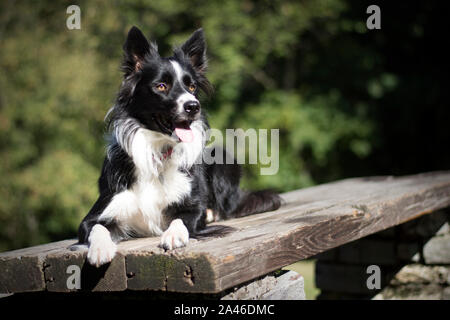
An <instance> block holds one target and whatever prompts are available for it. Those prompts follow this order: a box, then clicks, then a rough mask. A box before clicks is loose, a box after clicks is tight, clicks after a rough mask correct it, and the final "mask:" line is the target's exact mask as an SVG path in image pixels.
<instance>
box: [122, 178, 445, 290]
mask: <svg viewBox="0 0 450 320" xmlns="http://www.w3.org/2000/svg"><path fill="white" fill-rule="evenodd" d="M283 198H284V199H285V201H286V204H285V205H284V206H283V207H282V208H281V209H279V210H278V211H276V212H269V213H263V214H259V215H254V216H249V217H244V218H240V219H234V220H230V221H225V222H220V223H219V224H222V225H228V226H231V227H234V228H236V231H235V232H233V233H232V234H230V235H228V236H226V237H223V238H219V239H210V240H202V241H198V242H195V243H190V244H189V245H188V246H187V247H186V248H181V249H177V250H174V251H172V252H171V253H170V259H172V260H174V261H175V260H177V261H183V258H184V257H186V256H190V257H191V259H193V260H194V261H195V259H203V260H204V261H207V262H208V263H209V266H210V268H209V267H206V266H207V264H206V263H205V264H203V265H202V266H203V268H205V269H206V270H207V272H206V274H210V273H211V270H212V273H213V277H214V278H213V279H212V283H213V284H214V285H213V286H212V288H210V287H211V279H206V278H207V277H206V275H205V276H200V278H197V279H196V280H195V281H203V282H204V283H208V284H209V285H208V286H207V288H210V289H209V290H208V291H205V289H206V288H205V287H202V288H197V287H196V286H195V285H194V286H191V287H190V288H186V287H185V286H184V283H183V282H181V281H180V282H179V286H178V287H173V288H172V290H174V291H186V289H188V292H199V290H200V291H201V292H220V291H222V290H224V289H227V288H230V287H232V286H235V285H237V284H239V283H242V282H245V281H249V280H251V279H254V278H256V277H258V276H261V275H264V274H267V273H268V272H270V271H273V270H276V269H279V268H280V267H283V266H285V265H288V264H290V263H293V262H295V261H298V260H301V259H305V258H308V257H310V256H313V255H315V254H317V253H320V252H322V251H325V250H328V249H331V248H333V247H336V246H339V245H342V244H344V243H347V242H350V241H353V240H356V239H359V238H361V237H364V236H366V235H369V234H372V233H375V232H377V231H381V230H384V229H386V228H389V227H392V226H395V225H398V224H400V223H402V222H405V221H407V220H410V219H413V218H415V217H418V216H420V215H422V214H426V213H430V212H433V211H435V210H437V209H440V208H444V207H448V206H450V173H448V172H435V173H429V174H421V175H415V176H408V177H402V178H393V177H374V178H360V179H348V180H344V181H340V182H336V183H331V184H325V185H321V186H317V187H313V188H308V189H304V190H298V191H294V192H290V193H287V194H284V195H283ZM141 244H143V246H142V247H136V248H135V249H134V250H132V251H131V252H129V253H128V254H127V258H126V260H127V264H130V263H133V261H135V259H136V257H139V256H141V255H142V254H145V253H148V254H150V255H151V254H154V255H155V254H156V255H162V254H163V253H161V251H158V250H159V249H158V248H156V243H152V244H148V245H146V243H145V242H141ZM167 255H168V257H169V254H167ZM185 268H191V269H192V270H193V271H192V272H196V271H197V273H198V274H202V270H195V268H193V267H192V264H189V263H186V264H185ZM210 269H211V270H210ZM147 271H148V272H150V273H151V272H152V271H150V270H147ZM141 272H143V273H146V270H142V271H141ZM162 273H163V274H165V276H166V277H170V276H171V274H172V273H171V272H170V270H164V271H163V272H162ZM135 276H137V277H141V278H145V277H146V276H150V275H149V274H147V275H144V274H138V273H136V274H135ZM195 281H194V282H195ZM144 287H145V288H146V289H161V288H153V287H152V286H151V285H148V286H145V285H144V286H141V288H144Z"/></svg>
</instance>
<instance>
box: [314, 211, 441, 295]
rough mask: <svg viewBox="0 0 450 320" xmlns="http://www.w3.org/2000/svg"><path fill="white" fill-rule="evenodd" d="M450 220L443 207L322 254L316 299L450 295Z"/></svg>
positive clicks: (317, 271)
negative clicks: (377, 283) (377, 272)
mask: <svg viewBox="0 0 450 320" xmlns="http://www.w3.org/2000/svg"><path fill="white" fill-rule="evenodd" d="M449 223H450V211H449V210H448V209H447V210H446V211H438V212H435V213H433V214H429V215H425V216H423V217H421V218H418V219H415V220H412V221H410V222H407V223H404V224H402V225H400V226H397V227H394V228H391V229H388V230H384V231H381V232H379V233H376V234H373V235H371V236H368V237H366V238H363V239H360V240H357V241H354V242H351V243H348V244H346V245H343V246H340V247H337V248H335V249H332V250H329V251H327V252H324V253H322V254H320V255H318V256H317V257H316V258H317V263H316V277H315V278H316V286H317V287H318V288H319V289H320V290H321V294H320V295H319V296H318V297H317V298H318V299H450V227H449ZM369 266H376V267H375V268H377V267H378V268H379V269H378V270H379V289H377V288H373V286H374V283H375V284H376V282H374V281H373V280H374V278H373V277H374V276H376V275H375V273H374V271H373V270H372V269H368V267H369ZM375 287H376V286H375Z"/></svg>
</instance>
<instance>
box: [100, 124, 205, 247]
mask: <svg viewBox="0 0 450 320" xmlns="http://www.w3.org/2000/svg"><path fill="white" fill-rule="evenodd" d="M191 130H192V131H193V135H194V140H193V141H192V142H190V143H186V142H177V141H176V140H175V139H173V138H171V137H168V136H167V135H163V134H161V133H158V132H155V131H151V130H147V129H144V128H139V129H137V130H136V132H135V134H134V136H133V138H132V140H131V143H130V146H129V148H128V150H129V151H127V152H128V153H129V155H130V156H131V158H132V159H133V162H134V163H135V166H136V171H135V176H136V183H135V184H134V185H133V186H132V188H130V189H128V190H126V191H122V192H121V193H118V194H116V195H115V196H114V197H113V199H112V200H111V202H110V203H109V205H108V206H107V207H106V209H105V210H104V211H103V213H102V214H101V215H100V217H99V221H112V220H114V221H115V222H116V223H118V224H119V226H120V228H121V229H122V230H124V231H125V232H126V233H129V234H132V235H139V236H154V235H161V234H162V233H163V230H164V229H165V226H167V223H166V222H165V221H164V219H163V216H162V213H163V211H164V209H165V208H167V207H168V206H169V205H170V204H174V203H178V202H180V201H182V200H183V198H184V197H185V196H187V195H189V194H190V192H191V179H190V177H189V176H188V174H186V173H184V172H181V171H180V170H179V168H184V169H189V168H190V167H191V166H192V165H193V164H194V163H195V162H196V161H197V159H198V158H199V157H200V158H201V154H202V150H203V147H204V144H205V141H206V139H205V127H204V124H203V122H202V121H200V120H198V121H194V122H193V123H192V124H191ZM116 132H120V130H117V131H116ZM116 141H118V142H119V143H120V142H121V141H125V140H124V139H118V138H116ZM168 147H172V148H173V152H172V155H171V156H170V157H166V158H164V156H163V154H164V152H167V149H168ZM124 150H127V149H125V148H124ZM184 242H186V241H183V243H184Z"/></svg>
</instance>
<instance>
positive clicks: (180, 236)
mask: <svg viewBox="0 0 450 320" xmlns="http://www.w3.org/2000/svg"><path fill="white" fill-rule="evenodd" d="M188 242H189V232H188V229H187V228H186V226H185V225H184V224H183V221H181V219H175V220H173V221H172V222H171V223H170V226H169V228H168V229H167V230H166V231H164V233H163V235H162V237H161V242H160V246H161V247H163V248H164V249H167V250H172V249H175V248H180V247H184V246H185V245H187V244H188Z"/></svg>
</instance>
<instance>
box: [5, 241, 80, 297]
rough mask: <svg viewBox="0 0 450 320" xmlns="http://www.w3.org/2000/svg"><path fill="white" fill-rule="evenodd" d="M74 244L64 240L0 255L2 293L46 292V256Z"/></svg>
mask: <svg viewBox="0 0 450 320" xmlns="http://www.w3.org/2000/svg"><path fill="white" fill-rule="evenodd" d="M74 242H75V241H73V240H64V241H59V242H54V243H49V244H44V245H40V246H35V247H30V248H25V249H19V250H14V251H8V252H3V253H0V292H1V293H14V292H29V291H41V290H45V277H44V272H43V268H44V260H45V258H46V256H47V255H48V254H50V253H52V252H55V251H58V250H61V249H64V248H67V247H68V246H70V245H72V244H73V243H74Z"/></svg>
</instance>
